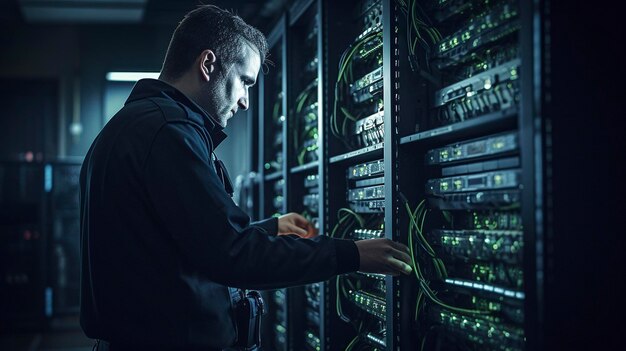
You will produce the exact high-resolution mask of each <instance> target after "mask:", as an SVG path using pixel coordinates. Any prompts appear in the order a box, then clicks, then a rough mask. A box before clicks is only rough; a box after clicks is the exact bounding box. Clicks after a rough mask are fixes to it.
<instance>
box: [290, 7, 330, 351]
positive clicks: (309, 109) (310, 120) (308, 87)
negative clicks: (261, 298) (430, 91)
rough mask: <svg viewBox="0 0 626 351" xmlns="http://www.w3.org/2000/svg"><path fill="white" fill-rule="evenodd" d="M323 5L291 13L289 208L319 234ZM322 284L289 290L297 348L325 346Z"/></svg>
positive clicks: (296, 8)
mask: <svg viewBox="0 0 626 351" xmlns="http://www.w3.org/2000/svg"><path fill="white" fill-rule="evenodd" d="M320 3H321V2H320V1H314V0H302V1H296V2H295V3H294V4H293V5H292V6H291V7H290V8H289V10H288V12H287V15H288V28H287V33H288V35H287V50H286V52H287V62H288V65H287V66H288V69H287V87H288V89H287V102H288V104H287V106H288V116H287V121H288V125H289V128H288V129H287V130H288V133H287V134H286V137H285V144H286V146H287V147H286V160H287V164H288V172H287V194H288V196H287V198H286V201H287V209H288V211H289V212H292V211H293V212H298V213H301V214H302V215H303V216H305V218H307V219H308V220H309V221H310V222H311V223H312V224H313V225H314V227H315V229H316V230H318V231H319V229H320V226H321V225H322V224H321V223H322V221H323V219H322V216H321V214H320V213H321V212H320V209H321V208H322V207H321V206H320V203H321V201H322V200H321V195H322V194H321V189H322V186H321V184H322V183H321V180H320V174H321V171H320V170H321V167H322V166H321V164H320V158H321V156H320V155H321V153H320V142H319V136H320V135H321V130H322V129H321V119H320V118H318V116H321V113H320V111H321V106H320V100H321V96H322V95H321V94H320V90H321V87H320V74H319V73H320V69H321V67H322V62H321V61H322V57H320V53H322V52H323V51H322V50H321V31H320V11H319V6H320ZM322 285H323V284H322V283H315V284H308V285H305V286H303V287H297V288H291V289H289V302H288V303H289V305H290V306H289V310H290V311H291V312H290V313H291V316H292V323H291V325H290V328H291V332H290V335H291V338H292V340H293V341H292V342H290V345H291V347H292V349H294V350H311V351H315V350H319V349H320V347H321V344H322V335H321V333H322V328H321V327H322V321H321V318H322V316H323V313H322V311H323V310H322Z"/></svg>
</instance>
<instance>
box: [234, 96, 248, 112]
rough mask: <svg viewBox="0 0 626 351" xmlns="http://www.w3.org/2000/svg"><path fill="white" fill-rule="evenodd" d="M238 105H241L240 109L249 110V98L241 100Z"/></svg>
mask: <svg viewBox="0 0 626 351" xmlns="http://www.w3.org/2000/svg"><path fill="white" fill-rule="evenodd" d="M237 105H239V108H240V109H242V110H247V109H248V98H247V97H242V98H240V99H239V101H237Z"/></svg>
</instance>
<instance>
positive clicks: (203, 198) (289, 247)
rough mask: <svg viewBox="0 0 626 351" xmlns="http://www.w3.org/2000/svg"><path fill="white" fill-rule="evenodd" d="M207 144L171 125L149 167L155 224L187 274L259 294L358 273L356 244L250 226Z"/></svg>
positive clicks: (191, 130)
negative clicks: (169, 239) (159, 224)
mask: <svg viewBox="0 0 626 351" xmlns="http://www.w3.org/2000/svg"><path fill="white" fill-rule="evenodd" d="M205 138H206V136H204V135H203V134H202V131H200V130H198V129H196V127H194V126H193V125H191V124H186V123H170V124H167V125H165V126H164V127H163V128H162V129H161V130H160V132H159V133H158V134H157V135H156V137H155V139H154V141H153V145H152V149H151V152H150V154H149V155H148V157H147V159H146V162H145V166H144V181H145V185H146V190H147V192H148V196H149V197H150V200H151V201H150V203H151V205H152V207H153V208H154V211H155V217H156V218H158V220H159V221H161V222H162V225H163V228H164V230H165V231H166V232H167V234H168V235H170V236H171V237H172V239H173V244H174V245H176V246H177V247H178V249H179V250H180V252H181V256H182V257H183V262H185V263H186V265H188V268H189V269H194V270H197V271H198V272H200V273H202V274H205V275H206V276H207V277H208V278H209V279H211V280H213V281H215V282H218V283H220V284H224V285H228V286H235V287H242V288H254V289H268V288H280V287H286V286H292V285H299V284H307V283H311V282H316V281H322V280H326V279H329V278H330V277H332V276H334V275H336V274H342V273H346V272H351V271H356V270H358V269H359V267H360V265H362V264H363V262H362V261H361V258H360V256H359V250H358V248H357V245H356V244H355V243H354V242H352V241H350V240H341V239H332V238H329V237H324V236H320V237H316V238H314V239H302V238H298V237H295V236H271V235H267V231H266V230H264V229H260V227H259V226H255V225H250V220H249V217H248V216H247V215H246V214H245V213H244V212H243V211H242V210H240V209H239V208H238V207H237V206H236V205H235V203H234V202H233V201H232V200H231V198H230V197H229V196H228V194H227V193H226V192H225V191H224V188H223V185H222V183H221V182H220V180H219V178H218V176H217V174H216V172H215V169H214V167H213V165H212V162H211V161H210V160H211V159H210V150H208V147H207V142H206V140H205ZM277 225H278V223H277ZM376 246H377V245H373V246H372V245H370V248H373V247H376ZM378 246H380V245H378ZM384 250H388V253H389V254H390V255H394V254H396V256H398V255H399V254H397V253H395V252H394V251H393V250H391V249H388V248H385V249H384ZM370 251H371V250H370ZM381 253H382V252H381ZM366 266H367V264H366Z"/></svg>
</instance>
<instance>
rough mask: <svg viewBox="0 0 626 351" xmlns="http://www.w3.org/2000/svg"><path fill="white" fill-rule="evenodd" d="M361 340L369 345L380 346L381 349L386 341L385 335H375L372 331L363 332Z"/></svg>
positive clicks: (385, 344) (385, 345) (384, 346)
mask: <svg viewBox="0 0 626 351" xmlns="http://www.w3.org/2000/svg"><path fill="white" fill-rule="evenodd" d="M362 338H363V340H365V342H366V343H368V344H369V345H371V346H375V347H380V348H382V349H383V350H384V349H385V348H386V347H387V342H386V341H385V335H384V334H383V335H377V334H374V333H365V334H363V337H362Z"/></svg>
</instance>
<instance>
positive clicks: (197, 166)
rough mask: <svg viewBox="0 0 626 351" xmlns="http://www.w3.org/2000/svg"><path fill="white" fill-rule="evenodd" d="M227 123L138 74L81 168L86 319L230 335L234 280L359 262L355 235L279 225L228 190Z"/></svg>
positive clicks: (154, 334) (279, 280) (174, 332)
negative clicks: (311, 235)
mask: <svg viewBox="0 0 626 351" xmlns="http://www.w3.org/2000/svg"><path fill="white" fill-rule="evenodd" d="M225 137H226V135H225V134H224V132H223V131H222V128H221V127H220V126H219V125H217V124H216V123H215V122H214V120H213V119H212V118H211V117H210V116H209V115H207V113H206V112H205V111H204V110H203V109H202V108H200V107H199V106H198V105H196V104H195V103H193V102H192V101H191V100H190V99H188V98H187V97H186V96H185V95H184V94H183V93H181V92H180V91H178V90H177V89H175V88H174V87H172V86H170V85H169V84H167V83H165V82H162V81H159V80H153V79H146V80H141V81H139V82H138V83H137V84H136V86H135V87H134V89H133V91H132V93H131V95H130V97H129V98H128V100H127V101H126V104H125V106H124V107H123V108H122V109H121V110H120V111H119V112H118V113H117V114H116V115H115V116H114V117H113V118H112V119H111V120H110V121H109V122H108V123H107V124H106V126H105V127H104V128H103V130H102V131H101V132H100V134H99V135H98V137H97V138H96V139H95V141H94V142H93V144H92V146H91V148H90V150H89V152H88V154H87V156H86V158H85V161H84V163H83V166H82V170H81V175H80V187H81V192H80V195H81V196H80V200H81V259H82V275H81V325H82V327H83V330H84V331H85V333H86V334H87V336H89V337H91V338H98V339H104V340H109V341H113V342H119V343H130V344H142V345H148V344H155V345H160V346H171V347H191V346H202V347H203V346H207V347H208V346H212V347H226V346H229V345H231V344H232V343H233V342H234V341H235V338H236V330H235V326H234V320H233V310H232V307H231V300H230V295H229V289H228V288H227V286H231V287H240V288H251V289H274V288H281V287H287V286H293V285H300V284H306V283H311V282H317V281H322V280H326V279H329V278H331V277H332V276H334V275H336V274H341V273H345V272H350V271H355V270H357V269H358V265H359V255H358V250H357V249H356V245H354V243H353V242H352V241H349V240H339V239H331V238H329V237H325V236H320V237H318V238H316V239H300V238H297V237H295V236H275V235H276V231H277V219H275V218H274V219H269V220H265V221H261V222H257V223H250V218H249V217H248V216H247V215H246V214H245V213H244V212H243V211H241V210H240V209H239V208H238V207H237V206H236V205H235V204H234V202H233V201H232V199H231V198H230V197H229V195H228V194H227V193H226V192H225V190H224V187H223V184H222V183H221V180H220V178H219V177H218V176H217V174H216V170H215V167H214V163H213V159H212V153H213V149H214V147H216V146H217V145H218V144H219V143H220V142H221V141H222V140H223V139H224V138H225Z"/></svg>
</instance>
